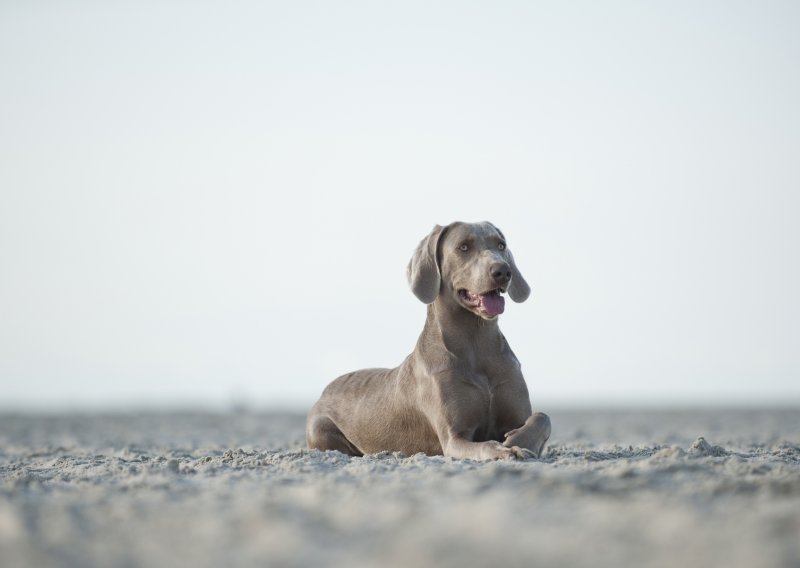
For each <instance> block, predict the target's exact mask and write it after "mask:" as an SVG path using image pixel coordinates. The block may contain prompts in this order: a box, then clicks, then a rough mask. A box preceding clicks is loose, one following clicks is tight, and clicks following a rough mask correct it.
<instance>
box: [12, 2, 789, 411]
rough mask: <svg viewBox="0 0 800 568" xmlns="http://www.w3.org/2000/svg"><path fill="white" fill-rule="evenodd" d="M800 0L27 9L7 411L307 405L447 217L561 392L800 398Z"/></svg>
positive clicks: (394, 316)
mask: <svg viewBox="0 0 800 568" xmlns="http://www.w3.org/2000/svg"><path fill="white" fill-rule="evenodd" d="M798 29H800V3H797V2H793V1H789V2H770V1H762V2H730V1H719V2H694V1H692V2H661V3H645V2H595V1H591V2H580V3H572V2H570V3H567V2H548V3H545V2H488V1H487V2H461V1H459V2H409V1H404V2H394V3H385V2H368V1H364V2H305V1H298V2H274V3H269V2H221V1H212V2H196V1H191V2H169V1H166V2H163V1H160V2H121V1H116V0H112V1H106V2H99V1H98V2H25V1H22V0H8V1H5V2H2V3H0V268H1V269H2V277H1V278H0V408H2V409H6V410H8V409H11V410H15V409H17V410H25V409H63V408H70V409H72V408H89V409H100V410H102V409H108V408H124V407H130V406H137V407H148V406H154V407H159V408H165V407H171V406H184V407H185V406H192V405H202V406H206V407H213V408H224V407H226V406H228V405H230V404H231V403H246V404H249V405H252V406H254V407H274V406H281V405H291V406H292V407H293V408H297V409H305V408H307V407H308V406H310V405H311V404H312V403H313V402H314V400H315V399H316V397H317V396H318V395H319V393H320V392H321V390H322V388H323V387H324V386H325V385H326V384H327V383H328V382H329V381H330V380H332V379H334V378H335V377H336V376H338V375H340V374H342V373H345V372H347V371H350V370H354V369H357V368H361V367H372V366H385V367H392V366H396V365H397V364H399V363H400V362H401V361H402V359H403V358H404V357H405V356H406V355H407V354H408V353H409V352H410V351H411V349H412V348H413V346H414V343H415V341H416V338H417V336H418V334H419V332H420V330H421V329H422V325H423V322H424V318H425V306H424V305H423V304H421V303H420V302H419V301H417V300H416V298H415V297H414V296H413V295H412V294H411V292H410V291H409V290H408V287H407V284H406V281H405V266H406V263H407V262H408V260H409V258H410V256H411V253H412V252H413V250H414V247H415V246H416V244H417V242H418V241H419V240H420V239H421V238H422V237H423V236H425V234H427V232H428V231H429V230H430V229H431V228H432V227H433V225H434V224H436V223H439V224H445V223H448V222H451V221H454V220H464V221H481V220H490V221H492V222H493V223H495V224H496V225H498V226H499V227H500V228H501V229H502V230H503V231H504V233H505V235H506V237H507V238H508V243H509V247H510V249H511V250H512V251H513V253H514V255H515V257H516V259H517V263H518V265H519V267H520V269H521V270H522V272H523V274H524V275H525V277H526V278H527V280H528V282H529V283H531V285H532V287H533V294H532V296H531V299H530V300H529V301H528V302H526V303H524V304H511V303H509V304H507V310H506V314H504V315H503V316H501V320H500V325H501V329H502V330H503V332H504V333H505V335H506V337H507V338H508V340H509V342H510V344H511V346H512V348H513V349H514V351H515V352H516V354H517V356H518V358H519V359H520V361H521V362H522V366H523V371H524V373H525V376H526V379H527V382H528V386H529V389H530V391H531V395H532V400H533V405H534V407H535V408H538V409H542V410H545V411H546V410H547V409H548V408H549V407H552V406H558V405H569V404H581V405H648V406H657V405H665V404H681V405H688V404H691V405H713V404H775V403H781V404H800V299H798V290H800V223H798V217H799V215H800V103H799V102H798V101H800V64H799V63H798V62H800V33H798Z"/></svg>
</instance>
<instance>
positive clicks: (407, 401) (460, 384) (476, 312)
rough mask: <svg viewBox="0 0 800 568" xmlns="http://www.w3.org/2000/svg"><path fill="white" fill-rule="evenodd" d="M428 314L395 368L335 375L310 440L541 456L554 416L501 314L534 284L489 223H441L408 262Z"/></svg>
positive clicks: (312, 422)
mask: <svg viewBox="0 0 800 568" xmlns="http://www.w3.org/2000/svg"><path fill="white" fill-rule="evenodd" d="M407 275H408V281H409V284H410V285H411V290H412V291H413V292H414V295H415V296H416V297H417V298H419V299H420V300H421V301H422V302H424V303H425V304H428V317H427V320H426V321H425V327H424V328H423V330H422V334H421V335H420V337H419V340H418V341H417V345H416V347H415V349H414V351H413V352H412V353H411V355H409V356H408V357H407V358H406V360H405V361H403V362H402V363H401V364H400V366H399V367H396V368H394V369H363V370H361V371H355V372H353V373H349V374H347V375H343V376H341V377H339V378H338V379H336V380H335V381H333V382H332V383H331V384H329V385H328V387H327V388H326V389H325V390H324V392H323V393H322V397H321V398H320V399H319V401H318V402H317V403H316V404H315V405H314V406H313V408H312V409H311V411H310V412H309V414H308V422H307V425H306V438H307V441H308V446H309V448H317V449H320V450H339V451H340V452H344V453H346V454H350V455H353V456H361V455H364V454H368V453H376V452H381V451H391V452H394V451H397V452H402V453H404V454H407V455H412V454H415V453H418V452H422V453H425V454H428V455H441V454H444V455H445V456H452V457H454V458H469V459H475V460H487V459H501V458H504V459H515V458H529V457H539V456H540V455H541V453H542V449H543V448H544V445H545V443H546V442H547V439H548V438H549V437H550V419H549V418H548V417H547V415H546V414H542V413H540V412H537V413H536V414H532V413H531V403H530V399H529V397H528V388H527V387H526V385H525V379H523V377H522V371H521V370H520V364H519V361H518V360H517V358H516V357H515V356H514V353H513V352H512V351H511V348H510V347H509V346H508V343H507V342H506V338H505V337H504V336H503V334H502V333H500V329H499V327H498V325H497V316H499V315H500V314H502V313H503V311H504V308H505V299H504V298H503V296H502V294H503V293H505V292H508V295H509V296H510V297H511V299H512V300H514V301H515V302H524V301H525V300H526V299H527V298H528V296H529V295H530V292H531V289H530V286H528V284H527V282H525V279H524V278H523V277H522V274H520V272H519V269H518V268H517V266H516V264H515V263H514V257H513V256H512V255H511V251H509V250H508V248H507V246H506V239H505V237H504V236H503V233H501V232H500V230H499V229H497V227H495V226H494V225H492V224H491V223H487V222H484V223H460V222H456V223H452V224H450V225H447V226H446V227H440V226H439V225H436V226H435V227H434V228H433V230H432V231H431V233H430V234H429V235H428V236H427V237H425V238H424V239H422V242H420V244H419V246H418V247H417V250H416V252H415V253H414V256H413V257H412V258H411V262H410V263H409V264H408V270H407Z"/></svg>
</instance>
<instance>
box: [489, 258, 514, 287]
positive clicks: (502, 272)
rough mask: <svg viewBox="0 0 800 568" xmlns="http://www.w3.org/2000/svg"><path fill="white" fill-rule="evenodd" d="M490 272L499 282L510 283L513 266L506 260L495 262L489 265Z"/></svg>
mask: <svg viewBox="0 0 800 568" xmlns="http://www.w3.org/2000/svg"><path fill="white" fill-rule="evenodd" d="M489 274H490V275H491V276H492V278H494V281H495V282H497V283H498V284H500V285H504V284H508V282H509V280H511V267H509V266H508V265H507V264H506V263H505V262H495V263H494V264H492V265H491V266H490V267H489Z"/></svg>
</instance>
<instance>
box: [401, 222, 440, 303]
mask: <svg viewBox="0 0 800 568" xmlns="http://www.w3.org/2000/svg"><path fill="white" fill-rule="evenodd" d="M444 231H445V227H442V226H440V225H436V226H435V227H434V228H433V230H432V231H431V232H430V234H429V235H428V236H427V237H425V238H424V239H422V240H421V241H420V243H419V245H417V250H415V251H414V256H412V257H411V260H410V261H409V263H408V267H407V268H406V276H407V277H408V285H409V286H411V291H412V292H414V295H415V296H416V297H417V298H419V300H420V302H422V303H423V304H432V303H433V302H434V300H436V296H438V295H439V288H440V287H441V285H442V275H441V273H440V272H439V261H438V260H437V258H436V256H437V251H438V248H439V239H441V237H442V235H443V234H444Z"/></svg>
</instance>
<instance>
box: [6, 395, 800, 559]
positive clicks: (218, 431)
mask: <svg viewBox="0 0 800 568" xmlns="http://www.w3.org/2000/svg"><path fill="white" fill-rule="evenodd" d="M549 413H550V415H551V418H552V420H553V436H552V439H551V444H550V445H549V446H548V449H547V450H546V453H545V455H544V456H543V459H541V460H536V461H533V460H532V461H526V462H474V461H468V460H453V459H449V458H444V457H428V456H423V455H416V456H402V455H397V454H390V453H384V454H378V455H371V456H366V457H363V458H350V457H347V456H344V455H342V454H339V453H336V452H330V453H322V452H318V451H310V452H309V451H307V450H305V449H304V443H303V424H304V417H303V416H302V415H297V414H282V413H251V412H243V411H242V412H231V413H228V414H204V413H167V412H162V413H149V414H148V413H142V414H118V415H108V416H99V415H70V416H48V417H44V416H26V415H8V414H6V415H2V416H0V564H1V565H2V566H4V567H14V566H70V567H72V566H74V567H93V566H125V567H137V566H148V567H152V566H192V567H195V568H196V567H205V566H351V567H352V566H433V565H435V566H445V567H447V566H454V567H455V566H461V567H463V566H526V567H527V566H537V565H539V566H593V567H596V566H611V565H614V566H645V567H646V566H681V567H687V566H688V567H691V566H704V567H705V566H726V567H739V566H741V567H753V566H759V567H764V566H767V567H768V566H794V567H797V566H800V411H799V410H797V409H789V410H787V409H783V410H777V409H773V410H759V411H742V410H737V411H721V410H715V411H685V412H664V411H660V412H656V411H648V412H631V411H625V412H621V411H620V412H616V411H605V412H600V411H597V412H590V411H559V410H557V409H550V412H549Z"/></svg>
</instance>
